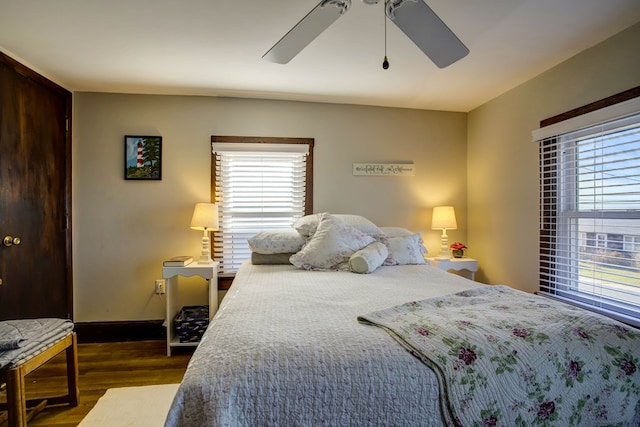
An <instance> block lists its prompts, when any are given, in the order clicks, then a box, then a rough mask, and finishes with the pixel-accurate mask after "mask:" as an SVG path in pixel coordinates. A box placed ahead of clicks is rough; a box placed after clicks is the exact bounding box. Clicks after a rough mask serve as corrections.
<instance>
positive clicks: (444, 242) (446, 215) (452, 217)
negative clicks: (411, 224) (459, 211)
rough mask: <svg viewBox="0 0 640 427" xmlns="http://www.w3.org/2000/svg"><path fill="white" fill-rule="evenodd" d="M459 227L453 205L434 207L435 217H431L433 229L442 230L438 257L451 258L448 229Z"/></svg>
mask: <svg viewBox="0 0 640 427" xmlns="http://www.w3.org/2000/svg"><path fill="white" fill-rule="evenodd" d="M456 228H458V224H457V223H456V213H455V211H454V209H453V206H436V207H435V208H433V217H432V218H431V229H432V230H442V235H441V236H440V256H439V257H437V258H436V259H439V260H442V259H449V258H450V257H449V237H448V236H447V230H455V229H456Z"/></svg>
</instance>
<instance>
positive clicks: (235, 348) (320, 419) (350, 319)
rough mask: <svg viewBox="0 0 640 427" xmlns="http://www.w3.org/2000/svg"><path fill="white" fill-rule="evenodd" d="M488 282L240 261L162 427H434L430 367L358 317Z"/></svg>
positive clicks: (425, 269)
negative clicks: (255, 264)
mask: <svg viewBox="0 0 640 427" xmlns="http://www.w3.org/2000/svg"><path fill="white" fill-rule="evenodd" d="M479 286H483V285H481V284H479V283H476V282H472V281H469V280H466V279H464V278H461V277H458V276H455V275H453V274H449V273H445V272H443V271H441V270H437V269H435V268H433V267H431V266H428V265H407V266H393V267H381V268H379V269H378V270H376V271H375V272H374V273H372V274H367V275H360V274H354V273H350V272H323V271H312V272H309V271H303V270H298V269H295V268H294V267H292V266H284V265H282V266H272V265H269V266H253V265H250V264H248V263H247V264H245V265H243V267H242V268H241V270H240V271H239V272H238V274H237V276H236V279H235V281H234V284H233V286H232V288H231V289H230V290H229V292H228V294H227V296H226V297H225V299H224V301H223V302H222V304H221V307H220V310H219V311H218V313H217V314H216V316H215V318H214V319H213V320H212V322H211V324H210V326H209V329H208V330H207V332H206V334H205V336H204V338H203V340H202V342H201V343H200V345H199V347H198V348H197V350H196V351H195V353H194V355H193V357H192V359H191V362H190V363H189V367H188V369H187V372H186V373H185V377H184V379H183V381H182V384H181V385H180V388H179V390H178V393H177V395H176V397H175V400H174V402H173V405H172V407H171V409H170V411H169V414H168V416H167V421H166V424H165V425H166V426H169V427H173V426H185V427H186V426H189V427H194V426H345V425H358V426H361V425H370V426H371V425H380V426H383V425H384V426H390V425H394V426H402V425H406V426H441V425H442V421H441V415H440V408H439V403H438V384H437V379H436V377H435V375H434V373H433V372H432V371H431V370H430V369H428V368H426V367H425V366H424V365H423V364H422V363H421V362H420V361H419V360H418V359H416V358H415V357H414V356H412V355H411V354H410V353H409V352H407V351H406V350H405V349H404V348H402V347H401V346H399V345H397V343H395V341H394V340H393V339H392V338H391V337H390V336H389V335H388V334H387V333H386V332H384V331H383V330H381V329H379V328H371V327H367V326H363V325H361V324H359V323H358V321H357V317H358V315H360V314H362V313H368V312H371V311H375V310H381V309H384V308H388V307H390V306H393V305H397V304H402V303H404V302H407V301H410V300H416V299H425V298H430V297H434V296H440V295H446V294H449V293H453V292H458V291H461V290H464V289H471V288H475V287H479Z"/></svg>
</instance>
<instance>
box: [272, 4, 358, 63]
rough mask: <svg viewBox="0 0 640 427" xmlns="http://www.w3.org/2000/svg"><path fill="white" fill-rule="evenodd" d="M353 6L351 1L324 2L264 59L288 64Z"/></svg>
mask: <svg viewBox="0 0 640 427" xmlns="http://www.w3.org/2000/svg"><path fill="white" fill-rule="evenodd" d="M349 6H351V0H322V1H321V2H320V3H318V5H317V6H316V7H314V8H313V9H312V10H311V12H309V13H308V14H307V16H305V17H304V18H302V19H301V20H300V22H298V23H297V24H296V26H295V27H293V28H292V29H291V30H289V32H288V33H287V34H285V35H284V36H283V37H282V38H281V39H280V40H279V41H278V43H276V44H275V45H274V46H273V47H272V48H271V49H269V51H268V52H267V53H265V54H264V55H263V56H262V57H263V58H264V59H267V60H269V61H271V62H275V63H278V64H286V63H287V62H289V61H291V59H293V57H294V56H296V55H297V54H298V53H300V51H301V50H302V49H304V48H305V47H306V46H307V45H308V44H309V43H311V42H312V41H313V40H314V39H315V38H316V37H318V36H319V35H320V33H322V32H323V31H324V30H326V29H327V28H328V27H329V26H330V25H331V24H333V23H334V22H335V21H336V20H337V19H338V18H340V16H342V14H344V13H345V12H346V11H347V9H348V8H349Z"/></svg>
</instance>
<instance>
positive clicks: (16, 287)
mask: <svg viewBox="0 0 640 427" xmlns="http://www.w3.org/2000/svg"><path fill="white" fill-rule="evenodd" d="M70 112H71V93H70V92H68V91H67V90H65V89H63V88H61V87H60V86H58V85H56V84H54V83H52V82H51V81H49V80H47V79H45V78H44V77H42V76H40V75H39V74H37V73H35V72H33V71H31V70H30V69H28V68H26V67H24V66H23V65H21V64H19V63H18V62H16V61H14V60H13V59H11V58H9V57H7V56H6V55H4V54H2V53H0V280H2V284H0V320H6V319H17V318H33V317H63V318H71V316H72V307H73V305H72V280H71V219H70V209H71V185H70V184H71V139H70V131H67V129H70V117H71V114H70ZM9 237H12V238H16V237H17V238H18V239H19V241H20V242H19V244H15V239H14V241H13V244H12V242H10V241H6V240H8V239H9Z"/></svg>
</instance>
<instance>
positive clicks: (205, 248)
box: [198, 228, 213, 265]
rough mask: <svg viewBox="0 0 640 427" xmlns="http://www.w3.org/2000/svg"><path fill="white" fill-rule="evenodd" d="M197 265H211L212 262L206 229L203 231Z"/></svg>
mask: <svg viewBox="0 0 640 427" xmlns="http://www.w3.org/2000/svg"><path fill="white" fill-rule="evenodd" d="M198 264H204V265H210V264H213V260H212V259H211V250H210V246H209V232H208V231H207V229H206V228H205V229H204V233H203V234H202V252H201V253H200V259H199V260H198Z"/></svg>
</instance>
